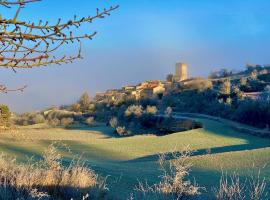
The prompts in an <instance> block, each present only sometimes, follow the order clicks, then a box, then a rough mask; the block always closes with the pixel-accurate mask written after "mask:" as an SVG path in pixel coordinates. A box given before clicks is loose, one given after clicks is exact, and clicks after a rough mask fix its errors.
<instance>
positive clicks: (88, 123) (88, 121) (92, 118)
mask: <svg viewBox="0 0 270 200" xmlns="http://www.w3.org/2000/svg"><path fill="white" fill-rule="evenodd" d="M94 122H95V118H94V117H88V118H87V119H86V120H85V123H86V124H87V125H89V126H91V125H93V124H94Z"/></svg>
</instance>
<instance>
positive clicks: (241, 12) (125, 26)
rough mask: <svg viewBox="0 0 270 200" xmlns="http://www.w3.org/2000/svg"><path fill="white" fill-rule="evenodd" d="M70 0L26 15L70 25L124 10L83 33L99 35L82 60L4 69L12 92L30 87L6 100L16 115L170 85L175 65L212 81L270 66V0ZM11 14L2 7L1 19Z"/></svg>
mask: <svg viewBox="0 0 270 200" xmlns="http://www.w3.org/2000/svg"><path fill="white" fill-rule="evenodd" d="M66 2H67V1H65V0H57V1H54V0H44V1H43V2H41V3H36V4H33V5H30V6H29V7H28V8H27V9H28V10H25V11H24V12H23V13H22V15H21V17H27V19H28V18H29V20H35V19H49V20H51V21H52V22H54V21H55V19H57V18H58V17H63V16H64V17H63V19H68V18H69V17H70V14H71V13H77V14H78V16H85V15H87V14H94V13H95V8H96V7H99V8H103V7H109V6H111V5H116V4H119V5H120V6H121V7H120V9H119V10H118V11H117V12H113V13H112V17H109V18H107V19H106V20H102V21H99V23H98V25H97V24H96V23H94V27H92V26H91V27H90V26H89V27H87V26H84V27H83V29H82V30H81V31H82V32H85V30H88V31H89V30H90V31H91V30H93V28H94V29H95V30H97V31H98V32H99V34H98V36H97V37H96V38H95V39H94V40H93V41H91V42H86V43H85V44H84V48H83V55H84V58H85V59H84V60H80V61H76V62H75V63H74V64H69V65H67V66H61V67H58V66H53V67H45V68H42V69H33V70H27V71H26V70H25V71H24V70H19V71H18V73H17V74H14V73H13V72H12V70H7V69H1V73H0V78H1V80H2V82H3V83H6V84H7V85H8V86H9V87H17V86H21V85H25V84H26V85H28V88H27V89H26V90H25V92H24V93H22V94H18V93H13V94H12V93H9V94H6V95H5V94H3V95H1V102H2V103H5V104H8V105H9V106H10V107H11V109H12V110H13V111H18V112H22V111H29V110H35V109H40V108H44V107H46V106H51V105H60V104H68V103H71V102H74V100H75V99H76V98H77V97H78V96H79V95H80V94H81V93H82V92H83V91H88V92H90V94H92V96H93V95H94V93H95V92H96V91H103V90H106V89H109V88H114V87H115V88H119V87H120V86H122V85H125V84H133V83H138V82H140V81H143V80H148V79H165V76H166V74H167V73H169V72H171V71H173V66H174V63H175V62H176V61H184V62H186V63H188V65H189V71H190V75H191V76H207V74H208V73H209V72H210V71H211V70H214V69H217V68H221V67H227V68H232V69H240V68H241V67H243V66H244V65H245V64H246V63H247V62H249V63H252V64H269V63H268V62H269V55H268V54H269V50H268V46H269V44H270V39H269V32H270V28H269V20H270V15H269V8H270V2H269V1H267V0H258V1H254V0H238V1H235V0H221V1H213V0H204V1H199V0H170V1H164V0H155V1H154V3H153V0H140V1H127V0H111V1H105V0H103V1H100V0H92V1H80V4H76V3H71V2H69V1H68V3H66ZM29 10H32V11H33V12H29ZM7 12H10V11H9V10H5V9H3V11H2V8H1V13H3V15H5V16H7V15H8V13H7ZM48 13H49V16H48ZM90 28H91V29H90ZM67 51H68V50H67ZM59 94H61V95H59Z"/></svg>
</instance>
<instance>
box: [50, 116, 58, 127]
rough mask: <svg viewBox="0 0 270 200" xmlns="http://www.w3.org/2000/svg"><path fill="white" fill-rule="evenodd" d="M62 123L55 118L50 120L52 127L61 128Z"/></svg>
mask: <svg viewBox="0 0 270 200" xmlns="http://www.w3.org/2000/svg"><path fill="white" fill-rule="evenodd" d="M60 123H61V121H60V120H59V119H57V118H54V119H51V120H48V124H49V125H50V126H52V127H56V126H59V125H60Z"/></svg>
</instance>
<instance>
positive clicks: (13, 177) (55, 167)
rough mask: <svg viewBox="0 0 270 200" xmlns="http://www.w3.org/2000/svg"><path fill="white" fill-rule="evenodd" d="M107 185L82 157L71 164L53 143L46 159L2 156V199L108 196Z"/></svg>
mask: <svg viewBox="0 0 270 200" xmlns="http://www.w3.org/2000/svg"><path fill="white" fill-rule="evenodd" d="M105 196H106V186H105V182H104V181H101V180H100V179H99V177H98V175H97V174H96V173H95V172H94V171H93V170H91V169H90V168H89V167H87V166H85V164H84V163H83V162H81V161H80V160H77V161H75V160H74V161H72V162H71V163H70V164H69V165H68V166H66V167H65V166H64V165H63V164H62V156H61V154H59V153H58V151H57V147H56V146H55V145H54V144H53V145H50V146H49V147H48V149H46V151H45V152H44V154H43V159H42V160H41V161H38V162H32V161H31V160H30V161H29V162H28V163H26V164H18V163H17V162H16V160H15V159H11V158H10V157H9V156H7V155H4V154H2V155H1V156H0V199H1V200H2V199H3V200H14V199H20V200H28V199H29V200H30V199H59V200H60V199H99V198H102V199H103V198H105Z"/></svg>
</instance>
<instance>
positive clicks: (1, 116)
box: [0, 105, 11, 127]
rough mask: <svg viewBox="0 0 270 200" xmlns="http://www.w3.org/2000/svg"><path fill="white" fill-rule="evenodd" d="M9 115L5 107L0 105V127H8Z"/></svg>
mask: <svg viewBox="0 0 270 200" xmlns="http://www.w3.org/2000/svg"><path fill="white" fill-rule="evenodd" d="M10 116H11V113H10V112H9V108H8V106H6V105H0V126H5V127H6V126H8V124H9V120H10Z"/></svg>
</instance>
